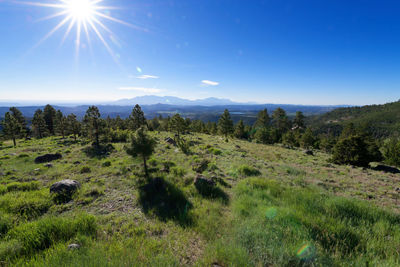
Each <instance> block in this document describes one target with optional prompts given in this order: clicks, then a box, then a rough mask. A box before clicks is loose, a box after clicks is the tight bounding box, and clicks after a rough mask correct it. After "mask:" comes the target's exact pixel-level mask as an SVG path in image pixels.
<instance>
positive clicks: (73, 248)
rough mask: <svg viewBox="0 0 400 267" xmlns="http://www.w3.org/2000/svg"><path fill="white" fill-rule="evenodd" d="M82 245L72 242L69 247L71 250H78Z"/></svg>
mask: <svg viewBox="0 0 400 267" xmlns="http://www.w3.org/2000/svg"><path fill="white" fill-rule="evenodd" d="M80 248H81V246H80V245H79V244H70V245H68V249H69V250H76V249H80Z"/></svg>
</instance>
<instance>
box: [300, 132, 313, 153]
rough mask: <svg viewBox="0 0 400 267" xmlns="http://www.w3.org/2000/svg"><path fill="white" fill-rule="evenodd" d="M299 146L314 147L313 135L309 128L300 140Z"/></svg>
mask: <svg viewBox="0 0 400 267" xmlns="http://www.w3.org/2000/svg"><path fill="white" fill-rule="evenodd" d="M300 143H301V146H302V147H303V148H305V149H310V148H313V147H314V143H315V137H314V134H313V132H312V131H311V129H310V128H307V130H306V131H305V133H304V134H303V136H302V137H301V140H300Z"/></svg>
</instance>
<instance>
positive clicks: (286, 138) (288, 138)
mask: <svg viewBox="0 0 400 267" xmlns="http://www.w3.org/2000/svg"><path fill="white" fill-rule="evenodd" d="M282 143H283V144H284V145H286V146H288V147H289V148H293V147H297V146H298V142H297V139H296V135H295V134H294V132H293V131H288V132H287V133H285V134H284V135H283V136H282Z"/></svg>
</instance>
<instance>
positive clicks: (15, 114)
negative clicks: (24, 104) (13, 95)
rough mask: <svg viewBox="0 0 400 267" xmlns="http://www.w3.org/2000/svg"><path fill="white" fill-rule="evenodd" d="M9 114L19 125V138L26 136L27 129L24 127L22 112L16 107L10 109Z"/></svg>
mask: <svg viewBox="0 0 400 267" xmlns="http://www.w3.org/2000/svg"><path fill="white" fill-rule="evenodd" d="M10 112H11V115H13V117H14V118H15V119H17V121H18V122H19V123H20V124H21V133H20V135H21V137H22V136H23V135H24V134H27V132H28V128H27V126H26V120H25V117H24V115H23V114H22V112H21V111H20V110H19V109H18V108H16V107H11V108H10Z"/></svg>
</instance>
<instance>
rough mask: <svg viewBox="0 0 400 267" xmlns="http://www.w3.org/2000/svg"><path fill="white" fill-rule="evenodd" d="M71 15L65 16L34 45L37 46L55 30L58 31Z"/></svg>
mask: <svg viewBox="0 0 400 267" xmlns="http://www.w3.org/2000/svg"><path fill="white" fill-rule="evenodd" d="M71 18H72V16H68V17H66V18H65V19H64V20H62V21H61V22H60V23H59V24H57V25H56V26H55V27H54V28H53V29H52V30H51V31H50V32H49V33H48V34H46V35H45V36H44V37H43V38H42V39H41V40H40V41H39V42H38V43H37V44H36V45H35V46H34V47H38V46H39V45H41V44H42V43H43V42H44V41H46V40H47V39H49V38H50V37H51V36H52V35H53V34H54V33H55V32H56V31H58V30H59V29H60V28H61V27H62V26H63V25H64V24H65V23H67V22H68V21H69V20H70V19H71Z"/></svg>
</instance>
